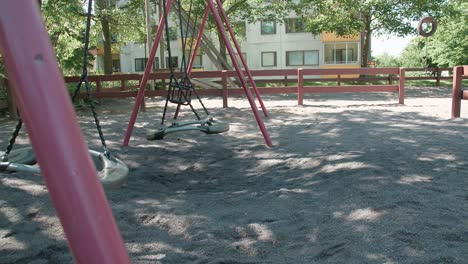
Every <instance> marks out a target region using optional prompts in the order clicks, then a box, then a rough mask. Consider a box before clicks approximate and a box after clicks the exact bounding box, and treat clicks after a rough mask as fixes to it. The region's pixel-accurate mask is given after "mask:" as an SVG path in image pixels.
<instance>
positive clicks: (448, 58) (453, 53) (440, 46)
mask: <svg viewBox="0 0 468 264" xmlns="http://www.w3.org/2000/svg"><path fill="white" fill-rule="evenodd" d="M454 7H455V10H456V15H455V16H452V17H450V18H443V19H441V20H440V21H439V27H438V29H437V31H436V33H435V34H434V35H433V36H432V37H429V38H428V39H427V41H428V53H429V56H430V58H431V60H432V61H433V62H434V63H436V64H437V65H438V66H439V67H453V66H456V65H468V56H467V54H468V23H467V21H468V11H467V10H468V3H467V2H460V3H457V4H455V6H454Z"/></svg>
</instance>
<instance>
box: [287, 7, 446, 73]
mask: <svg viewBox="0 0 468 264" xmlns="http://www.w3.org/2000/svg"><path fill="white" fill-rule="evenodd" d="M452 2H453V1H452V0H439V1H422V0H421V1H414V0H399V1H388V0H363V1H356V0H328V1H323V0H300V1H299V3H298V4H297V6H296V12H298V14H302V16H304V17H305V18H306V20H307V26H308V29H309V30H310V31H311V32H312V33H313V34H320V33H322V32H335V33H336V34H337V35H339V36H344V35H350V34H356V33H362V36H363V37H362V40H363V41H362V42H363V43H362V48H361V51H362V52H361V67H367V61H368V58H369V55H370V41H371V36H372V34H377V35H380V34H394V35H397V36H406V35H408V34H411V33H414V32H415V28H414V27H413V26H412V24H411V22H412V21H417V20H419V19H420V18H421V17H422V16H423V15H431V16H433V17H435V18H436V19H437V18H441V17H443V16H447V15H449V14H450V13H451V6H452V5H451V3H452ZM311 14H312V15H311Z"/></svg>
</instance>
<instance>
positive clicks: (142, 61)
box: [98, 15, 361, 73]
mask: <svg viewBox="0 0 468 264" xmlns="http://www.w3.org/2000/svg"><path fill="white" fill-rule="evenodd" d="M169 27H170V32H171V34H170V35H171V38H170V40H171V51H172V58H170V59H169V58H168V57H167V52H166V53H165V55H164V56H165V58H164V64H165V68H167V66H168V65H169V63H172V65H173V67H180V64H181V59H182V57H181V56H182V50H181V43H180V33H179V31H178V30H177V24H176V23H175V22H174V21H170V25H169ZM245 32H246V36H245V38H239V40H240V39H242V40H241V41H240V42H241V49H242V54H243V56H244V57H245V58H246V61H247V63H248V66H249V68H250V69H290V68H338V67H339V68H358V67H359V66H360V61H359V60H360V57H361V56H360V52H361V43H360V36H359V34H357V35H355V36H348V37H338V36H336V35H335V34H333V33H326V32H324V33H322V34H320V35H313V34H311V33H310V32H306V30H305V25H304V22H303V21H302V19H301V18H299V17H296V16H294V15H291V16H290V17H289V18H287V19H286V20H285V21H284V23H277V22H268V21H262V22H257V23H252V24H247V25H246V30H245ZM211 39H213V40H217V37H216V36H215V35H213V36H211ZM213 44H214V45H215V46H218V45H217V41H213ZM116 51H117V49H116ZM148 53H149V50H148V49H147V47H146V45H145V44H143V43H141V44H139V43H131V44H128V45H124V46H121V47H120V48H119V49H118V54H114V55H113V56H115V57H114V66H115V67H114V70H115V71H116V72H123V73H139V72H143V71H144V69H145V66H146V62H147V57H148ZM156 54H157V55H156V58H155V63H154V65H153V68H154V69H159V68H161V67H160V65H161V58H160V57H161V56H160V54H161V53H160V52H159V50H158V52H157V53H156ZM99 55H100V54H99V50H98V57H99ZM100 63H101V64H102V59H99V58H98V67H99V64H100ZM194 68H196V69H199V70H217V68H216V67H215V65H214V64H213V63H212V62H211V61H210V59H209V57H208V56H207V55H206V54H202V53H200V54H199V55H197V59H196V61H195V65H194Z"/></svg>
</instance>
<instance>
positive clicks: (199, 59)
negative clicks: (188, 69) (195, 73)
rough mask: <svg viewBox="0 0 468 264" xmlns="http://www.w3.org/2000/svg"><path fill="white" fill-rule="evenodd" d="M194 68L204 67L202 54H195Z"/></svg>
mask: <svg viewBox="0 0 468 264" xmlns="http://www.w3.org/2000/svg"><path fill="white" fill-rule="evenodd" d="M193 68H194V69H199V68H203V60H202V55H195V59H194V61H193Z"/></svg>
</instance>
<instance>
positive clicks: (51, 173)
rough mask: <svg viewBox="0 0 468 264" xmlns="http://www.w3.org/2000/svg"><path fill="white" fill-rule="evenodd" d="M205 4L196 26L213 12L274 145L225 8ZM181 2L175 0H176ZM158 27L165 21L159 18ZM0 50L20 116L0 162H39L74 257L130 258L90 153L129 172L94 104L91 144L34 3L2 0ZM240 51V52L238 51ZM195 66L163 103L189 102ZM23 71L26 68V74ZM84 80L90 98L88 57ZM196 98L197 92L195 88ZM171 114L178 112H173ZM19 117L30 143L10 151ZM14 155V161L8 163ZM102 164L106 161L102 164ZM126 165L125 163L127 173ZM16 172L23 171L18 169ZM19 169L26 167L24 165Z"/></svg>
mask: <svg viewBox="0 0 468 264" xmlns="http://www.w3.org/2000/svg"><path fill="white" fill-rule="evenodd" d="M177 1H179V0H177ZM91 2H92V1H91V0H89V3H88V4H89V6H88V7H89V9H88V20H87V33H88V34H89V19H90V7H91ZM172 2H173V0H167V2H165V5H164V6H165V7H166V9H165V10H166V11H165V17H167V15H168V12H169V10H170V7H171V5H172ZM206 2H207V5H206V11H205V16H204V19H203V23H202V25H201V26H200V31H199V32H202V31H203V29H204V26H205V23H206V19H207V17H208V11H209V10H211V12H212V13H213V15H214V18H215V21H216V24H217V27H218V30H219V31H220V33H221V34H222V37H223V39H224V42H225V44H226V46H227V49H228V52H229V55H230V57H231V59H232V63H233V64H234V67H235V69H236V71H237V74H238V77H239V81H240V83H241V85H242V87H243V89H244V91H245V94H246V96H247V99H248V100H249V103H250V105H251V107H252V111H253V113H254V116H255V118H256V120H257V123H258V125H259V127H260V130H261V131H262V134H263V136H264V138H265V141H266V144H267V145H268V146H271V145H272V144H271V140H270V137H269V135H268V133H267V131H266V128H265V126H264V124H263V121H262V119H261V117H260V114H259V111H258V109H257V107H256V105H255V101H254V98H253V96H252V94H251V91H250V89H249V87H248V86H247V82H246V81H245V76H244V73H243V72H242V71H241V68H240V66H239V64H238V63H237V61H236V59H235V56H234V50H233V48H232V46H231V44H230V42H229V41H228V37H227V34H226V31H225V29H224V27H223V23H222V19H221V17H220V15H219V12H220V13H221V14H222V16H223V19H224V22H225V23H226V26H227V27H228V29H229V33H230V35H231V39H232V40H233V42H234V44H235V45H236V49H237V51H238V52H239V51H240V48H239V45H238V44H237V41H236V40H235V37H234V34H233V32H232V28H231V27H230V25H229V23H228V21H227V18H226V15H225V14H224V11H223V10H222V5H221V2H220V1H219V0H216V2H217V5H218V9H219V10H220V11H219V12H218V10H217V8H216V5H215V3H214V2H213V0H207V1H206ZM178 3H179V4H180V1H179V2H178ZM164 19H167V18H164ZM160 25H163V24H162V23H160ZM163 28H164V26H160V27H159V29H158V33H157V38H156V40H155V44H154V45H153V48H152V50H151V56H150V60H149V61H148V65H147V66H146V70H145V74H144V76H143V78H142V82H141V83H142V84H141V86H140V90H139V93H138V97H137V101H136V103H135V107H134V109H133V113H132V116H131V120H130V123H129V126H128V129H127V133H126V135H125V140H124V145H128V141H129V139H130V136H131V131H132V129H133V126H134V123H135V120H136V116H137V112H138V108H139V105H140V104H141V102H142V99H143V97H144V87H145V86H146V83H147V81H148V77H149V72H150V69H151V65H152V63H153V61H154V57H155V53H156V49H157V44H158V43H159V40H160V38H161V34H162V29H163ZM88 38H89V36H87V39H86V42H87V40H88ZM199 39H200V34H199V36H198V40H199ZM197 42H198V41H197ZM0 52H1V53H2V56H3V58H4V61H5V65H6V70H7V74H8V77H9V80H10V83H11V84H12V87H13V88H14V92H15V98H16V100H17V103H18V108H19V112H20V115H21V118H22V120H21V121H20V122H18V125H17V126H16V129H15V132H14V133H13V136H12V138H11V139H10V142H9V145H8V147H7V150H6V152H5V153H3V154H2V156H3V157H4V159H5V160H6V159H7V158H8V161H2V163H1V165H0V166H1V167H2V168H5V169H8V168H13V167H15V166H16V167H17V169H18V167H23V168H29V167H27V166H29V165H30V164H29V163H33V162H37V163H38V164H39V165H40V170H37V168H34V170H35V171H33V172H40V173H41V174H43V178H44V181H45V184H46V186H47V189H48V191H49V196H50V198H51V202H52V204H53V206H54V208H55V209H56V211H57V216H58V217H59V219H60V222H61V224H62V227H63V230H64V232H65V236H66V238H67V240H68V245H69V247H70V249H71V252H72V255H73V258H74V261H75V262H76V263H99V264H103V263H109V264H110V263H112V264H119V263H131V262H130V258H129V256H128V253H127V251H126V249H125V245H124V243H123V239H122V237H121V235H120V232H119V229H118V228H117V225H116V223H115V220H114V218H113V216H112V211H111V209H110V207H109V204H108V203H107V200H106V197H105V194H104V190H103V186H102V183H101V182H100V181H99V179H100V177H99V175H98V172H97V171H96V168H95V166H94V164H93V161H92V159H91V156H99V157H100V158H101V159H103V160H104V167H105V168H106V166H107V168H113V169H116V171H114V172H115V173H116V174H117V175H119V176H123V175H125V177H126V173H128V168H127V167H126V166H125V165H124V164H123V163H122V164H120V162H119V161H118V160H117V159H115V158H114V157H112V156H111V155H110V153H109V151H108V149H107V146H106V143H105V140H104V139H103V135H102V130H101V129H100V125H99V119H98V118H97V114H96V112H95V111H94V108H93V106H92V105H90V107H91V110H92V112H93V116H94V119H95V123H96V126H97V129H98V133H99V136H100V138H101V143H102V145H103V148H104V152H103V153H99V152H95V151H90V150H88V147H87V145H86V143H85V140H84V137H83V135H82V133H81V129H80V127H79V124H78V121H77V118H76V115H75V112H74V109H73V106H72V104H71V101H70V97H69V94H68V90H67V88H66V86H65V83H64V80H63V77H62V74H61V73H60V70H59V68H58V64H57V61H56V58H55V55H54V53H53V51H52V47H51V43H50V39H49V37H48V34H47V31H46V29H45V27H44V25H43V22H42V17H41V14H40V10H39V8H38V4H37V2H36V1H17V0H3V1H0ZM87 53H88V52H87V45H86V49H85V58H84V60H85V62H86V61H87ZM194 54H195V53H194ZM239 54H241V53H240V52H239ZM241 60H242V63H243V65H244V68H245V70H246V71H245V72H246V73H247V75H248V78H249V81H250V83H251V85H252V88H253V89H254V92H255V93H256V96H257V99H258V100H259V102H260V105H261V106H262V109H263V112H264V115H265V116H268V113H267V111H266V109H265V107H264V105H263V102H262V101H261V98H260V94H259V92H258V89H257V88H256V86H255V82H254V81H253V78H252V75H251V74H250V72H249V70H248V68H247V64H246V63H245V60H244V58H242V57H241ZM192 65H193V55H192V58H191V62H190V64H189V66H188V67H186V68H185V67H184V73H183V75H182V77H178V78H175V77H174V78H172V86H171V87H172V88H171V89H169V90H170V91H171V92H172V91H174V94H172V95H168V98H166V103H167V102H171V103H176V104H177V106H178V110H179V108H180V106H182V105H190V102H191V101H190V96H191V93H193V94H195V93H194V90H193V89H192V88H193V85H191V84H190V72H191V68H192ZM25 72H26V73H27V74H24V73H25ZM83 83H84V84H85V86H86V89H87V92H88V99H90V98H89V84H88V81H87V70H86V63H85V66H84V69H83V75H82V78H81V80H80V83H79V84H78V87H77V90H79V89H80V87H81V85H82V84H83ZM75 93H77V92H75ZM175 95H176V96H175ZM179 95H180V96H179ZM195 96H197V95H196V94H195ZM88 102H91V100H88ZM91 103H92V102H91ZM177 112H178V111H177ZM207 114H208V113H207ZM175 117H177V114H176V115H175ZM200 120H201V118H200ZM23 121H24V124H25V126H26V130H27V131H28V135H29V138H30V141H31V145H32V148H31V149H29V150H27V149H26V150H23V151H19V152H16V153H15V152H14V151H12V149H13V145H14V143H15V140H16V137H17V136H18V133H19V131H20V129H21V127H22V125H23ZM200 126H203V127H206V126H208V127H209V128H208V130H206V131H204V132H207V133H211V132H213V133H219V132H223V131H225V130H226V126H223V125H221V126H219V127H217V124H215V123H214V122H213V120H212V119H210V118H209V119H208V121H206V122H205V123H204V124H202V123H200ZM179 127H183V125H182V126H181V125H179ZM173 128H175V127H173ZM169 129H170V128H169ZM203 129H205V128H203ZM32 153H34V155H33V154H32ZM90 153H91V155H90ZM5 156H6V157H5ZM13 160H15V162H12V161H13ZM3 162H6V163H3ZM106 162H107V164H110V165H106ZM116 163H117V164H116ZM119 169H122V170H119ZM125 169H127V171H126V172H125ZM12 170H13V169H12ZM18 170H21V168H19V169H18ZM24 170H26V171H27V169H24ZM106 173H107V174H112V173H113V172H111V171H108V172H106ZM106 173H104V174H106ZM101 180H102V179H101Z"/></svg>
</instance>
